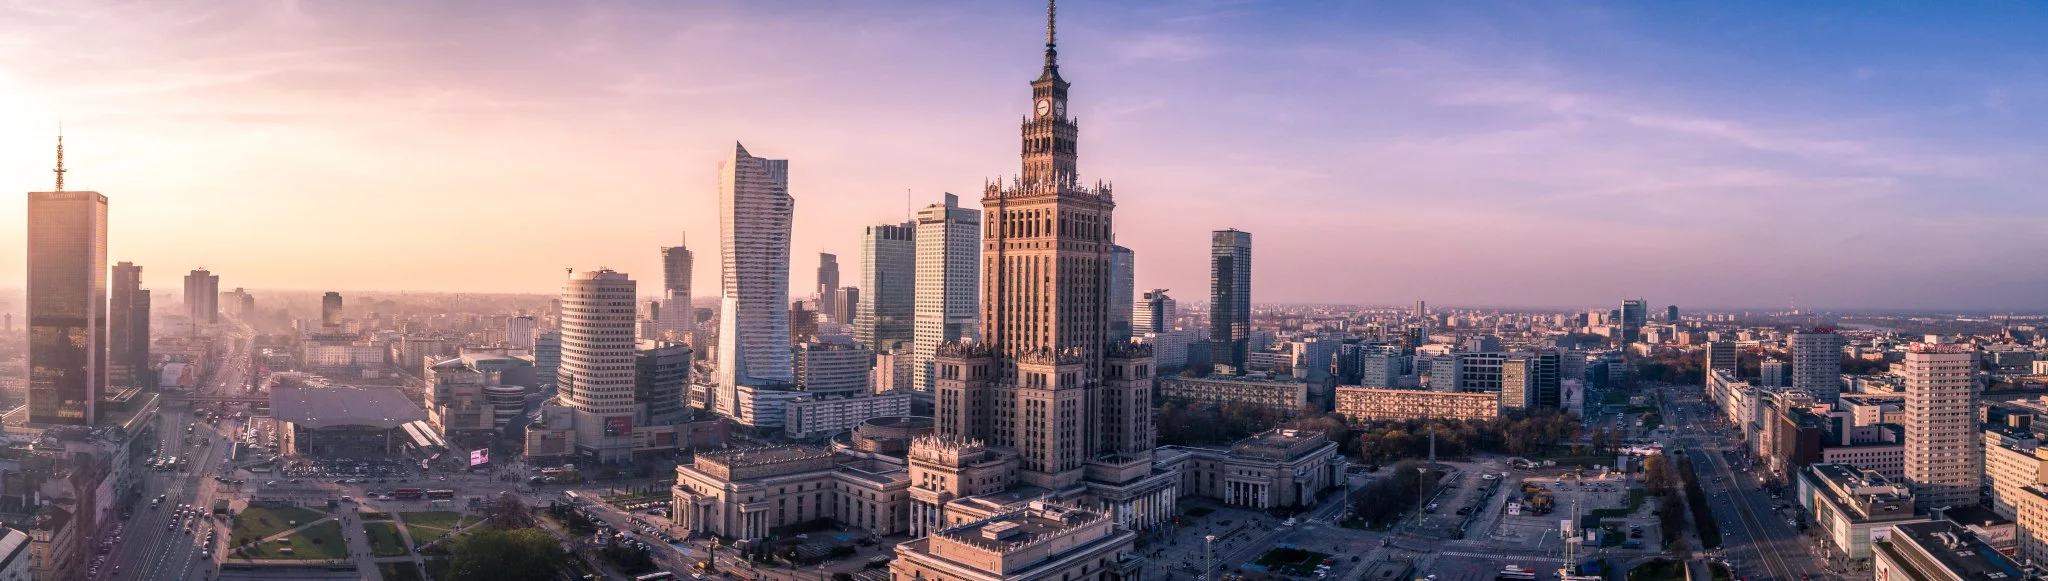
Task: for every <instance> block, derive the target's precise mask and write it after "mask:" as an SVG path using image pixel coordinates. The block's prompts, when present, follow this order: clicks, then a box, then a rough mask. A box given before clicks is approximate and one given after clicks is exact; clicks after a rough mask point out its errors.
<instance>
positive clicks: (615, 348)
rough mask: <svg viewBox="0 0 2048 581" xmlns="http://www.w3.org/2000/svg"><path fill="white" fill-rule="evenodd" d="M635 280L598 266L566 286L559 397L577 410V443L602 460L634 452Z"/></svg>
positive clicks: (582, 450)
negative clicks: (598, 268) (600, 268)
mask: <svg viewBox="0 0 2048 581" xmlns="http://www.w3.org/2000/svg"><path fill="white" fill-rule="evenodd" d="M635 290H636V286H635V283H634V282H633V279H632V278H631V277H628V276H626V274H625V273H622V272H614V271H611V270H595V271H588V272H580V273H576V274H575V275H573V276H571V277H569V281H568V282H567V283H565V284H563V285H562V363H561V367H560V369H559V370H558V371H557V372H556V375H555V385H556V387H557V389H558V390H559V392H558V393H559V394H560V395H559V396H558V399H560V400H561V402H562V405H564V406H567V407H568V408H569V409H570V410H571V411H572V412H573V413H574V421H575V424H576V447H577V451H578V453H580V454H584V455H586V456H594V457H596V458H597V459H598V460H599V461H603V462H611V461H619V460H629V459H631V457H632V454H633V416H634V413H633V412H634V411H635V410H636V409H637V408H636V406H635V405H634V398H633V385H634V377H635V373H636V372H635V370H634V366H633V365H634V364H633V353H634V347H635V341H636V339H635V336H634V333H633V330H634V324H635V316H634V308H635V305H634V292H635Z"/></svg>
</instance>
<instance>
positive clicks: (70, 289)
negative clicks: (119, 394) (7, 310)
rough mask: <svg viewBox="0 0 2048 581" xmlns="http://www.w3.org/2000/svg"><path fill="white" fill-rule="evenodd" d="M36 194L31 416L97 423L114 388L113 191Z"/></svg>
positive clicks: (31, 230)
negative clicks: (110, 306) (110, 333)
mask: <svg viewBox="0 0 2048 581" xmlns="http://www.w3.org/2000/svg"><path fill="white" fill-rule="evenodd" d="M53 171H54V172H55V173H56V174H57V188H56V190H55V191H49V192H29V194H28V232H27V233H28V325H29V329H28V331H29V332H28V336H29V345H28V368H29V373H28V376H29V377H28V421H29V423H31V424H75V425H94V424H95V423H97V422H98V421H99V415H100V408H99V403H100V396H101V395H103V394H105V393H106V388H107V197H106V196H102V195H100V194H99V193H98V192H72V191H65V190H64V172H65V169H64V137H63V135H61V134H59V135H58V136H57V167H56V168H55V169H54V170H53Z"/></svg>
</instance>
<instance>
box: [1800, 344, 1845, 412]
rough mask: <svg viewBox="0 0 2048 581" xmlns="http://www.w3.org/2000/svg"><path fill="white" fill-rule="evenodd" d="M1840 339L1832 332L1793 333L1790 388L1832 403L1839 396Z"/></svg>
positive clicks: (1840, 389)
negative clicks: (1804, 391)
mask: <svg viewBox="0 0 2048 581" xmlns="http://www.w3.org/2000/svg"><path fill="white" fill-rule="evenodd" d="M1844 343H1845V342H1844V340H1843V337H1842V336H1841V335H1837V334H1835V332H1834V330H1833V329H1825V328H1822V329H1814V330H1811V331H1808V330H1798V331H1793V332H1792V338H1791V341H1790V350H1791V352H1792V388H1793V389H1803V390H1806V392H1807V393H1811V394H1813V399H1814V401H1821V402H1828V403H1834V401H1835V398H1836V397H1837V396H1839V395H1841V393H1842V345H1843V344H1844Z"/></svg>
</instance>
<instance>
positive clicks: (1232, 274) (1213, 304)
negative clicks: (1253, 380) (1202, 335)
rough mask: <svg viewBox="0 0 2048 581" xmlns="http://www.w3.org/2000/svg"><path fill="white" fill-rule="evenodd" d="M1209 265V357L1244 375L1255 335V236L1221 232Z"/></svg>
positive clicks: (1245, 233) (1214, 241) (1232, 231)
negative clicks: (1253, 272) (1247, 357)
mask: <svg viewBox="0 0 2048 581" xmlns="http://www.w3.org/2000/svg"><path fill="white" fill-rule="evenodd" d="M1209 265H1210V271H1209V343H1210V346H1209V357H1210V358H1211V359H1212V360H1214V361H1215V362H1217V363H1227V364H1228V365H1230V367H1231V369H1233V370H1238V371H1242V370H1243V369H1244V359H1245V347H1246V345H1247V344H1248V343H1249V341H1250V339H1251V334H1252V234H1251V233H1250V232H1240V231H1238V230H1235V229H1232V230H1217V231H1216V233H1215V237H1214V239H1213V241H1212V243H1211V245H1210V248H1209Z"/></svg>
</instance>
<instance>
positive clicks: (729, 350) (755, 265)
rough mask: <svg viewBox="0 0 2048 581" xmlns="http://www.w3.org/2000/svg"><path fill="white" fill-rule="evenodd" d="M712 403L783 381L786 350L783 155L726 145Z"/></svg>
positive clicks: (726, 405)
mask: <svg viewBox="0 0 2048 581" xmlns="http://www.w3.org/2000/svg"><path fill="white" fill-rule="evenodd" d="M718 190H719V192H718V193H719V206H718V213H719V218H720V220H719V232H720V234H721V237H720V240H719V254H720V255H721V257H722V261H723V268H722V269H721V270H720V272H721V273H722V275H723V276H722V277H721V278H722V279H723V281H722V282H723V285H724V289H725V290H724V294H723V295H721V296H719V313H718V382H717V383H718V389H719V394H718V395H719V397H718V398H717V399H718V402H717V403H718V411H719V412H720V413H723V414H726V415H728V416H730V415H731V414H732V413H733V409H732V408H731V407H730V406H732V405H733V402H734V400H735V399H736V398H737V397H738V393H739V392H738V389H739V386H740V384H742V383H744V384H747V385H765V384H787V383H789V382H790V381H791V380H793V379H794V378H795V370H794V369H793V367H794V362H793V360H792V355H791V353H790V350H789V228H790V220H791V218H792V216H793V214H794V212H795V211H796V200H795V199H793V198H791V197H790V195H789V161H788V160H781V159H765V158H759V157H754V156H752V155H748V154H747V149H746V148H745V147H740V146H738V145H735V146H733V153H732V158H731V159H729V160H727V161H726V162H725V163H724V164H723V165H722V166H721V167H720V168H719V188H718Z"/></svg>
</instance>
